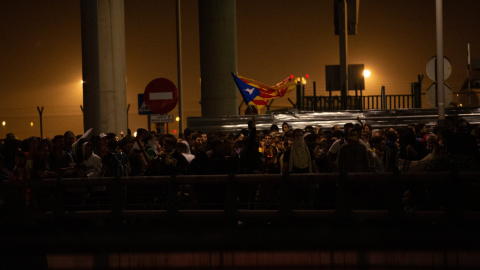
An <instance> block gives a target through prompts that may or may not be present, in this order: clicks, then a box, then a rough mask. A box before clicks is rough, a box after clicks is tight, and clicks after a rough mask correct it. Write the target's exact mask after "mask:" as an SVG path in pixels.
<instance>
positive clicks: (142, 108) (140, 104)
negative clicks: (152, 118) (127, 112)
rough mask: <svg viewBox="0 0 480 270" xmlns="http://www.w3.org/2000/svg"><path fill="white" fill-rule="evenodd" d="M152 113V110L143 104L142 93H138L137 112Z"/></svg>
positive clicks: (141, 113)
mask: <svg viewBox="0 0 480 270" xmlns="http://www.w3.org/2000/svg"><path fill="white" fill-rule="evenodd" d="M153 113H154V112H152V111H150V110H149V109H148V107H147V104H145V100H144V99H143V94H138V114H139V115H149V114H153Z"/></svg>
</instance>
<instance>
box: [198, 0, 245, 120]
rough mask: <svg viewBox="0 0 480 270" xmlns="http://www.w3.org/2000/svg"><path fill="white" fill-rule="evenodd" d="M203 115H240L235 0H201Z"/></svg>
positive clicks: (199, 5)
mask: <svg viewBox="0 0 480 270" xmlns="http://www.w3.org/2000/svg"><path fill="white" fill-rule="evenodd" d="M198 10H199V23H200V69H201V81H202V83H201V85H202V87H201V89H202V95H201V96H202V98H201V99H202V100H201V102H202V116H206V117H208V116H227V115H238V105H239V99H238V90H237V89H236V86H235V82H234V81H233V78H232V75H231V72H234V73H236V72H237V29H236V1H235V0H200V1H198Z"/></svg>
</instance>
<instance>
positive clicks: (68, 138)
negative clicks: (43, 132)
mask: <svg viewBox="0 0 480 270" xmlns="http://www.w3.org/2000/svg"><path fill="white" fill-rule="evenodd" d="M63 140H64V142H65V146H66V147H67V149H71V148H72V145H73V143H74V142H75V134H73V132H72V131H67V132H65V134H63Z"/></svg>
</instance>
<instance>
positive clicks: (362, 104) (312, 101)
mask: <svg viewBox="0 0 480 270" xmlns="http://www.w3.org/2000/svg"><path fill="white" fill-rule="evenodd" d="M303 100H304V101H303V104H302V109H303V110H307V111H338V110H342V103H341V97H340V96H316V97H312V96H305V97H303ZM347 108H348V109H349V110H382V109H383V110H390V109H413V108H414V102H413V96H412V95H385V96H382V95H373V96H348V97H347Z"/></svg>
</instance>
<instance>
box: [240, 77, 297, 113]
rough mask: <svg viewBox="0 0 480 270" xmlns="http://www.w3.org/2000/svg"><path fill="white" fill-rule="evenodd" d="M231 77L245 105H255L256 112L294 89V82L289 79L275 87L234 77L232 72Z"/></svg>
mask: <svg viewBox="0 0 480 270" xmlns="http://www.w3.org/2000/svg"><path fill="white" fill-rule="evenodd" d="M232 76H233V79H234V80H235V83H236V84H237V87H238V90H239V91H240V94H242V97H243V99H244V100H245V104H247V105H255V106H256V107H257V109H258V110H260V109H261V108H262V107H263V106H265V105H267V104H268V101H269V100H271V99H273V98H276V97H283V96H285V94H287V93H289V92H290V91H291V90H293V89H295V87H296V83H295V81H294V80H293V79H292V78H290V77H288V78H287V79H285V80H283V81H281V82H279V83H277V84H276V85H275V86H267V85H265V84H263V83H260V82H257V81H254V80H252V79H248V78H245V77H241V76H236V75H235V74H233V72H232Z"/></svg>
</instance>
